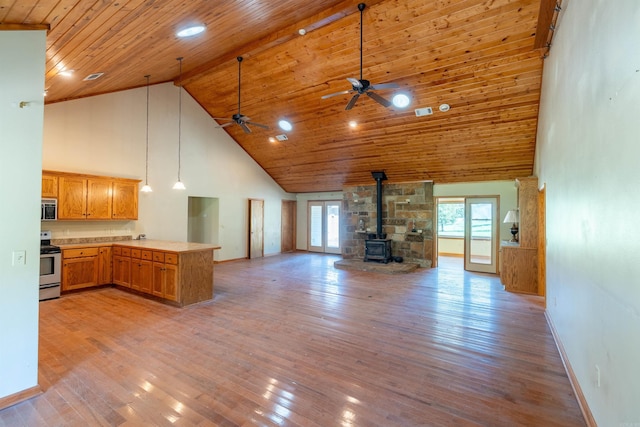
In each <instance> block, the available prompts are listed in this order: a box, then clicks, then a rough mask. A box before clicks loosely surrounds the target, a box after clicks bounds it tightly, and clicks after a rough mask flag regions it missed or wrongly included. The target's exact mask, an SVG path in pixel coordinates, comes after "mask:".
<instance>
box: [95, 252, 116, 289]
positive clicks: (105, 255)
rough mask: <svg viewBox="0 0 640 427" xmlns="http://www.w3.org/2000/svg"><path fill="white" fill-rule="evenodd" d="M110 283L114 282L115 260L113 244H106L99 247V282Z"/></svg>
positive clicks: (100, 283)
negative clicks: (112, 250)
mask: <svg viewBox="0 0 640 427" xmlns="http://www.w3.org/2000/svg"><path fill="white" fill-rule="evenodd" d="M109 283H113V262H112V255H111V246H105V247H101V248H99V249H98V284H99V285H107V284H109Z"/></svg>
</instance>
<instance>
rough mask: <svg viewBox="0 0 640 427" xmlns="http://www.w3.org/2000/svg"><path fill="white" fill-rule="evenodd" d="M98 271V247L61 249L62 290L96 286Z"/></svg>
mask: <svg viewBox="0 0 640 427" xmlns="http://www.w3.org/2000/svg"><path fill="white" fill-rule="evenodd" d="M99 272H100V259H99V249H98V248H79V249H65V250H63V251H62V286H61V288H62V291H72V290H74V289H82V288H88V287H91V286H97V285H98V284H99V276H100V275H99Z"/></svg>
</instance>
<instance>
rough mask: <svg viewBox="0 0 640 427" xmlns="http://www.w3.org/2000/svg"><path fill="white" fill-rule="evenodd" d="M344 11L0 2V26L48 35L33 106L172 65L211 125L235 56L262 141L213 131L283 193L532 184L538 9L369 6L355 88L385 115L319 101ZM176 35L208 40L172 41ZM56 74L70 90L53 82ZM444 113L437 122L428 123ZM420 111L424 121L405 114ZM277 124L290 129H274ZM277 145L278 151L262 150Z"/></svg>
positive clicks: (354, 30) (354, 14)
mask: <svg viewBox="0 0 640 427" xmlns="http://www.w3.org/2000/svg"><path fill="white" fill-rule="evenodd" d="M358 3H359V1H354V0H324V1H322V2H312V1H305V2H302V1H300V0H280V1H277V2H257V1H245V2H229V1H212V0H192V1H189V2H186V3H185V2H183V1H181V0H146V1H143V0H120V1H105V0H97V1H94V0H0V29H16V28H18V29H20V28H28V27H29V26H38V25H48V26H49V28H50V30H49V32H48V35H47V52H46V55H47V58H46V88H47V90H48V95H47V97H46V102H47V103H52V102H59V101H64V100H69V99H74V98H80V97H86V96H92V95H96V94H101V93H108V92H114V91H118V90H124V89H130V88H134V87H138V86H144V84H145V83H146V80H145V78H144V76H145V75H146V74H150V75H151V82H152V83H159V82H167V81H174V82H176V83H177V78H178V62H177V61H176V58H177V57H184V61H183V78H182V84H183V87H184V88H185V89H186V90H187V91H188V92H189V94H191V96H193V97H194V98H195V99H196V100H197V102H199V103H200V104H201V105H202V106H203V107H204V108H205V109H206V110H207V111H208V112H209V114H210V115H211V116H212V117H231V116H232V115H233V114H234V113H236V112H237V107H238V105H237V95H238V93H237V66H238V63H237V60H236V57H237V56H243V57H244V58H245V60H244V61H243V63H242V113H243V114H246V115H247V116H249V117H251V119H253V120H254V121H256V122H258V123H264V124H267V125H269V127H270V129H269V130H264V129H261V128H259V127H256V126H253V127H251V128H252V131H253V132H252V133H251V134H246V133H245V132H243V130H242V129H241V128H240V127H239V126H236V125H233V126H229V127H226V128H225V130H226V131H227V132H228V133H229V135H231V137H232V138H233V139H234V140H235V141H236V142H237V143H238V144H239V145H240V146H242V148H243V149H244V150H246V152H247V153H248V154H249V155H250V156H251V157H253V158H254V159H255V160H256V161H257V162H258V164H260V165H261V166H262V167H263V168H264V169H265V171H266V172H267V173H268V174H269V175H271V176H272V177H273V178H274V179H275V180H276V181H277V182H278V184H280V185H281V186H282V188H283V189H284V190H286V191H289V192H294V193H295V192H315V191H335V190H341V189H342V187H343V186H345V185H356V184H366V185H370V184H371V183H372V182H373V179H372V178H371V171H373V170H384V171H386V174H387V176H388V178H389V181H388V182H407V181H424V180H432V181H434V182H437V183H452V182H473V181H481V180H505V179H506V180H510V179H514V178H517V177H522V176H528V175H530V174H531V173H532V170H533V161H534V151H535V141H536V125H537V115H538V104H539V99H540V84H541V76H542V63H543V59H542V57H543V53H544V52H542V51H541V50H540V49H538V50H536V49H535V46H534V41H535V39H536V32H537V30H536V25H537V23H538V15H539V10H540V9H541V6H542V7H543V9H544V8H546V9H547V12H548V10H549V7H552V6H553V4H552V2H549V1H547V0H542V2H541V1H540V0H429V1H426V0H404V1H400V0H382V1H381V0H371V1H368V2H367V7H366V9H365V10H364V14H363V20H364V26H363V32H364V45H363V63H364V67H363V68H364V71H363V73H364V78H365V79H367V80H370V81H371V82H372V84H376V83H389V82H395V83H398V84H399V85H400V89H393V90H391V89H390V90H384V91H378V94H380V95H382V96H384V97H386V98H390V97H391V96H392V95H393V94H394V93H396V92H398V91H400V90H402V91H404V92H406V93H407V94H409V95H410V96H411V98H412V103H411V105H410V106H409V107H408V108H406V109H399V108H396V107H390V108H385V107H383V106H381V105H379V104H378V103H376V102H375V101H374V100H373V99H371V98H369V97H366V96H362V97H360V99H359V100H358V102H357V104H356V105H355V106H354V108H353V109H352V110H350V111H345V106H346V104H347V102H348V101H349V99H350V97H351V96H350V95H344V96H336V97H332V98H329V99H321V96H322V95H326V94H330V93H333V92H338V91H342V90H347V89H350V88H351V84H350V83H349V82H348V81H347V80H346V77H355V78H359V65H360V64H359V63H360V52H359V36H360V13H359V11H358V8H357V5H358ZM541 3H542V5H541ZM546 16H548V13H546ZM190 23H204V24H205V26H206V31H205V32H204V33H203V34H202V35H200V36H196V37H193V38H190V39H179V38H177V37H176V36H175V31H176V30H177V29H179V28H181V27H183V26H185V25H187V24H190ZM18 24H20V25H18ZM301 28H304V29H305V30H306V34H305V35H303V36H301V35H300V34H299V33H298V30H299V29H301ZM539 39H544V40H547V37H539ZM65 68H66V69H73V70H75V73H74V77H73V78H71V79H66V78H64V77H62V76H60V75H59V73H60V71H61V70H63V69H65ZM97 72H102V73H104V76H103V77H101V78H99V79H97V80H94V81H83V80H82V79H83V78H84V77H85V76H87V75H89V74H91V73H97ZM445 103H446V104H449V105H450V107H451V108H450V110H449V111H447V112H441V111H439V108H438V107H439V106H440V105H442V104H445ZM423 107H432V108H433V111H434V112H433V114H432V115H428V116H422V117H418V116H416V114H415V112H414V109H416V108H423ZM281 118H286V119H288V120H289V121H290V122H292V123H293V126H294V128H293V130H292V131H290V132H284V131H282V130H280V129H279V128H278V126H277V123H278V120H279V119H281ZM350 121H355V122H357V127H355V128H352V127H350V126H349V122H350ZM279 134H286V135H287V137H288V140H286V141H277V142H275V143H274V142H269V137H274V136H276V135H279Z"/></svg>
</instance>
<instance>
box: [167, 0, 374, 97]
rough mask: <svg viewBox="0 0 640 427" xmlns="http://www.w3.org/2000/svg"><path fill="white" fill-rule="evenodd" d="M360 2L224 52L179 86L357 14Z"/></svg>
mask: <svg viewBox="0 0 640 427" xmlns="http://www.w3.org/2000/svg"><path fill="white" fill-rule="evenodd" d="M383 1H384V0H368V1H367V2H366V4H367V7H371V6H374V5H376V4H378V3H382V2H383ZM360 2H361V1H354V0H345V1H343V2H342V3H339V4H337V5H335V6H333V7H330V8H328V9H325V10H323V11H322V12H320V13H317V14H315V15H313V16H311V17H309V18H306V19H303V20H302V21H300V22H297V23H296V24H294V25H289V26H287V27H284V28H282V29H280V30H278V31H275V32H274V33H272V34H270V35H269V36H268V37H263V38H261V39H258V40H253V41H251V42H249V43H247V44H245V45H243V46H240V47H239V48H238V49H237V51H234V52H225V53H224V54H222V55H219V56H217V57H215V58H213V59H211V60H209V61H207V62H205V63H204V64H202V65H199V66H197V67H195V68H193V69H192V70H190V71H188V72H186V73H184V74H183V76H182V80H181V82H182V83H181V84H182V86H185V85H187V84H189V83H190V82H192V81H193V80H195V79H197V78H198V77H200V76H201V75H202V74H205V73H209V72H211V71H214V70H215V69H216V68H217V67H219V66H222V65H224V64H225V63H226V62H227V61H230V60H232V59H235V58H236V57H238V56H243V57H244V58H245V59H246V58H250V57H251V56H255V55H257V54H259V53H262V52H264V51H266V50H268V49H270V48H273V47H275V46H278V45H281V44H283V43H286V42H288V41H290V40H293V39H294V38H296V37H301V36H300V34H299V33H298V31H299V30H300V29H302V28H304V30H305V31H306V32H307V33H309V32H311V31H314V30H317V29H319V28H322V27H324V26H327V25H329V24H332V23H334V22H336V21H338V20H339V19H341V18H344V17H345V16H348V15H351V14H353V13H357V12H358V8H357V4H358V3H360ZM174 84H175V85H176V86H177V85H178V84H180V83H179V82H178V81H177V80H175V81H174Z"/></svg>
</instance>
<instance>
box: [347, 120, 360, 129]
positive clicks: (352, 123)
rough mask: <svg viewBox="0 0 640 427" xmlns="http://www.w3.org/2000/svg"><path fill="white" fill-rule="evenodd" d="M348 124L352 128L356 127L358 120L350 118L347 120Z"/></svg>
mask: <svg viewBox="0 0 640 427" xmlns="http://www.w3.org/2000/svg"><path fill="white" fill-rule="evenodd" d="M349 126H350V127H352V128H357V127H358V122H356V121H355V120H351V121H350V122H349Z"/></svg>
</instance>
